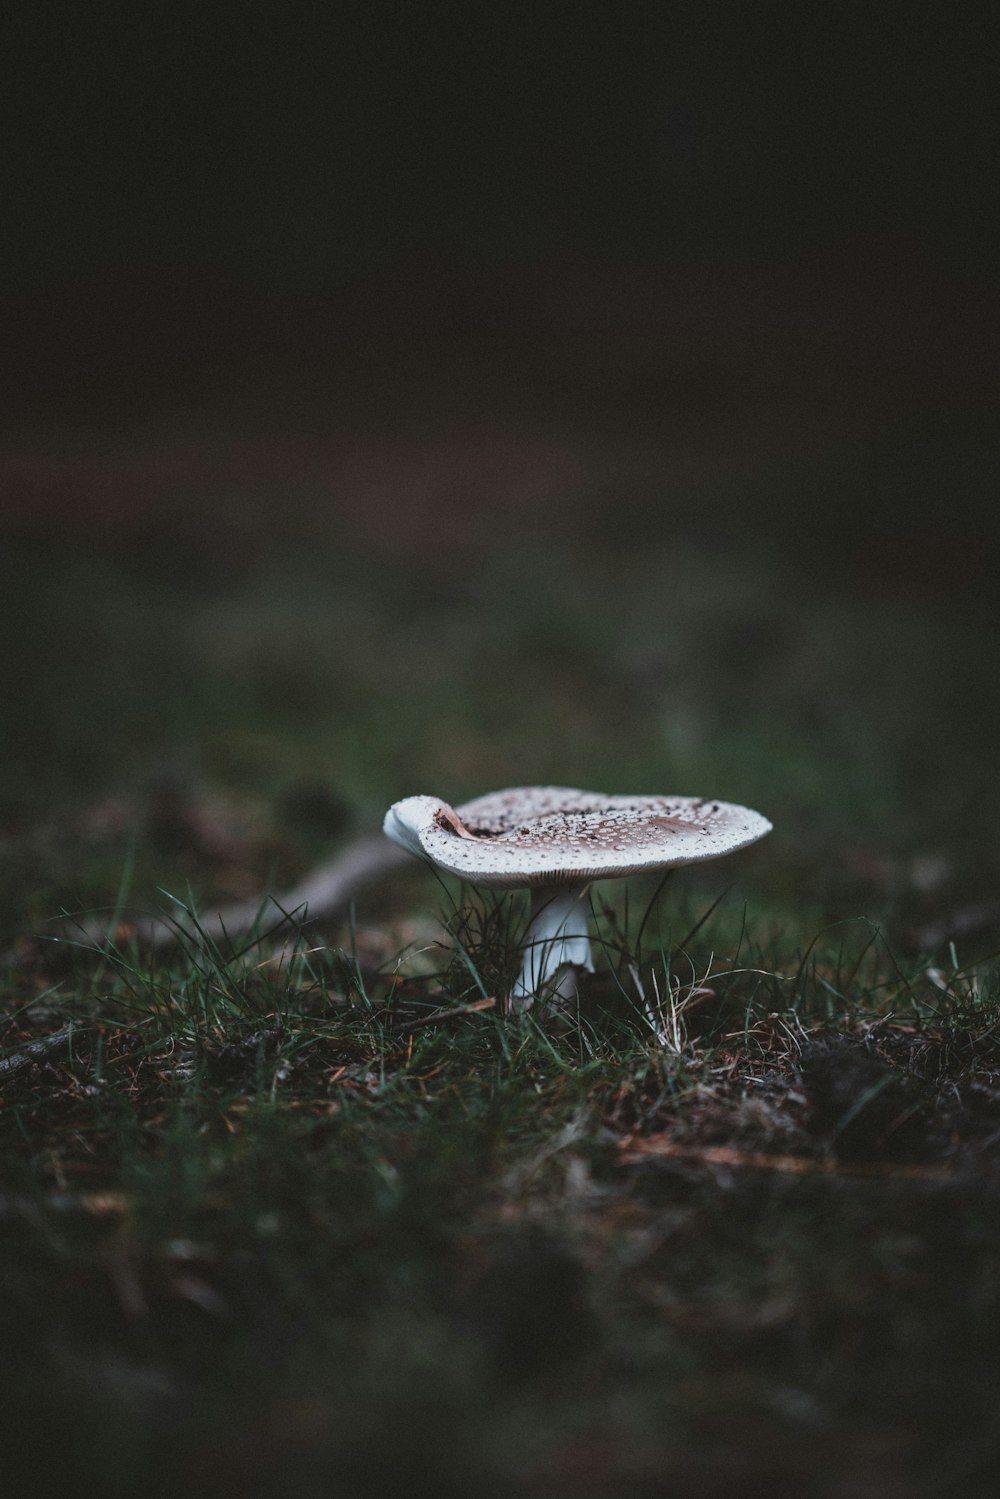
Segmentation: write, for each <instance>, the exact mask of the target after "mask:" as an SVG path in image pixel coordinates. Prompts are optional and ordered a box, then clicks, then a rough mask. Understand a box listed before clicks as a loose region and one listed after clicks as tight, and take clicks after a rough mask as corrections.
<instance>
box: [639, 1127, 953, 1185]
mask: <svg viewBox="0 0 1000 1499" xmlns="http://www.w3.org/2000/svg"><path fill="white" fill-rule="evenodd" d="M657 1158H659V1159H661V1160H663V1159H669V1160H675V1161H690V1162H692V1163H693V1164H695V1165H702V1166H727V1167H730V1168H732V1169H734V1170H738V1171H784V1172H790V1173H792V1174H794V1175H796V1176H855V1177H874V1178H877V1179H879V1180H885V1179H892V1180H900V1181H952V1180H954V1178H955V1174H956V1173H955V1172H954V1171H951V1170H949V1169H948V1168H947V1167H941V1166H899V1165H895V1164H891V1163H888V1162H883V1161H864V1162H854V1161H852V1162H850V1163H845V1162H843V1161H837V1160H833V1159H832V1158H831V1157H829V1156H804V1155H772V1154H770V1153H768V1152H766V1151H760V1150H737V1149H736V1148H735V1147H733V1146H731V1145H684V1144H683V1143H682V1142H681V1141H679V1140H673V1139H671V1138H670V1136H669V1135H647V1136H645V1137H644V1138H643V1137H636V1136H629V1137H628V1138H626V1139H624V1140H622V1141H621V1142H620V1143H619V1147H618V1161H619V1164H620V1165H622V1166H638V1165H641V1164H642V1162H643V1161H648V1160H655V1159H657Z"/></svg>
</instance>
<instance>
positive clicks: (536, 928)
mask: <svg viewBox="0 0 1000 1499" xmlns="http://www.w3.org/2000/svg"><path fill="white" fill-rule="evenodd" d="M588 883H589V882H588V881H584V882H583V883H582V884H577V883H575V882H574V883H571V884H565V885H556V886H555V887H553V886H551V885H547V886H546V885H543V886H541V887H536V888H535V889H534V890H532V892H531V921H530V923H529V925H528V930H527V933H526V934H525V939H524V956H523V959H522V963H521V973H520V977H519V978H518V980H517V983H516V984H515V985H514V987H513V989H512V990H511V995H510V1001H511V1003H510V1007H511V1009H512V1010H528V1009H530V1008H531V1006H532V1004H534V1002H535V1000H536V999H537V998H538V995H539V993H540V991H541V989H542V988H543V987H544V985H545V984H546V983H547V982H548V980H549V979H550V978H552V976H553V975H554V974H556V973H558V971H559V969H560V968H566V969H567V970H568V971H567V972H566V973H565V974H564V975H563V977H562V979H561V980H560V981H559V983H558V985H557V986H556V989H555V994H556V995H558V997H559V998H560V999H569V1000H572V999H574V998H575V997H576V969H577V968H586V969H587V971H588V972H589V973H593V971H594V964H593V961H592V959H591V956H590V937H589V935H588V933H587V917H586V913H585V912H584V911H582V910H581V902H582V901H583V898H584V896H585V895H586V893H587V885H588ZM567 928H569V930H567Z"/></svg>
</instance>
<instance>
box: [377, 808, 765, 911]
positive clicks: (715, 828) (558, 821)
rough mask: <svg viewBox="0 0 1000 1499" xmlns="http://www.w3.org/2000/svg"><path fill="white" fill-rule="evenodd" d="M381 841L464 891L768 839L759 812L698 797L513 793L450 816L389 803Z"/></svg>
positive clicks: (642, 865)
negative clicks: (396, 845) (467, 886)
mask: <svg viewBox="0 0 1000 1499" xmlns="http://www.w3.org/2000/svg"><path fill="white" fill-rule="evenodd" d="M385 827H386V832H387V834H388V836H389V837H391V838H394V839H395V841H396V842H400V843H402V844H403V846H404V847H407V848H409V849H411V850H412V851H414V852H416V851H419V852H420V853H422V854H423V855H424V856H425V857H427V858H429V859H432V860H433V861H434V863H436V864H438V865H439V866H440V867H441V868H442V869H445V870H448V871H450V872H451V873H453V874H457V875H459V876H460V877H461V878H463V879H467V880H469V881H470V882H471V883H473V884H480V885H488V886H489V885H492V886H516V885H540V884H553V883H559V882H561V881H568V880H581V879H583V880H587V879H601V878H611V877H614V876H617V875H626V874H632V873H635V872H637V871H638V870H642V869H669V868H671V867H673V866H675V865H679V864H689V863H692V862H694V861H696V860H698V861H700V860H703V859H709V858H718V857H719V856H721V855H722V854H726V853H730V852H732V851H733V850H735V849H737V848H742V847H744V846H745V845H746V844H748V843H753V842H754V841H755V840H756V839H758V838H761V837H763V836H764V834H765V833H767V832H769V831H770V827H771V825H770V823H769V822H768V821H767V819H766V818H764V817H761V816H760V814H759V813H757V812H752V811H750V810H749V809H748V808H746V807H738V806H732V805H730V804H728V803H726V802H711V803H708V802H706V801H704V800H703V799H702V798H701V797H683V796H675V797H657V796H606V795H603V794H602V793H600V792H594V791H579V790H576V789H574V788H572V787H562V786H528V787H514V788H511V789H509V790H506V791H498V792H494V793H492V794H491V795H489V796H483V797H479V798H477V799H476V800H475V801H472V802H467V803H465V804H464V805H462V806H460V807H458V808H457V809H456V808H452V807H449V806H448V805H447V803H445V802H442V801H441V800H440V798H438V797H427V796H414V797H407V798H406V799H405V800H404V801H402V802H397V803H395V805H394V806H393V807H392V808H391V809H390V811H389V813H388V814H387V817H386V823H385Z"/></svg>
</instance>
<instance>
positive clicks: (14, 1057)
mask: <svg viewBox="0 0 1000 1499" xmlns="http://www.w3.org/2000/svg"><path fill="white" fill-rule="evenodd" d="M81 1034H82V1031H81V1028H80V1026H78V1025H77V1026H73V1025H68V1026H66V1028H65V1030H61V1031H53V1032H52V1034H51V1035H50V1036H40V1037H39V1039H38V1040H37V1041H26V1042H25V1043H24V1045H23V1046H21V1047H19V1048H18V1050H17V1051H14V1052H11V1054H10V1056H9V1057H0V1082H3V1081H4V1080H5V1079H6V1078H11V1077H16V1076H17V1075H18V1073H20V1072H24V1071H25V1069H26V1068H28V1067H33V1066H34V1065H35V1064H36V1063H37V1062H44V1061H46V1060H47V1059H48V1058H49V1057H53V1056H57V1055H58V1054H59V1052H62V1051H68V1050H69V1047H70V1044H71V1042H72V1040H73V1037H74V1036H80V1035H81Z"/></svg>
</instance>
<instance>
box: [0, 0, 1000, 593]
mask: <svg viewBox="0 0 1000 1499" xmlns="http://www.w3.org/2000/svg"><path fill="white" fill-rule="evenodd" d="M12 30H13V36H12V44H11V45H8V47H7V48H6V49H5V51H6V61H5V74H6V82H5V87H4V96H5V102H4V104H3V111H4V116H5V119H4V123H3V131H2V139H3V153H4V166H3V180H4V212H3V216H2V225H0V236H2V241H0V242H2V256H3V260H2V263H3V268H4V269H3V288H2V292H3V297H2V302H3V305H2V323H3V327H4V329H5V335H4V343H5V346H6V361H5V362H6V363H7V364H8V369H9V373H10V376H11V377H12V378H11V380H10V382H9V387H8V397H7V399H6V401H5V403H4V428H5V430H4V434H3V449H2V453H0V464H2V470H3V472H0V480H2V494H3V504H4V508H5V511H6V512H7V516H8V519H9V520H10V521H11V522H12V523H13V524H15V525H16V526H17V527H18V528H24V527H28V528H29V529H30V528H32V527H36V526H43V527H47V526H49V525H51V524H52V522H53V520H57V521H58V524H59V525H60V526H65V525H66V524H69V525H70V526H77V527H80V528H82V529H84V530H86V531H88V533H89V534H91V535H93V528H94V527H95V526H107V527H108V528H109V531H110V532H112V533H114V534H116V535H117V534H120V532H121V531H122V530H123V529H125V530H128V529H129V528H133V529H134V528H135V527H136V526H137V525H139V524H140V520H139V518H140V517H142V518H143V519H142V524H143V525H145V526H147V527H148V526H149V524H150V521H149V517H150V515H156V514H160V513H162V512H164V511H169V512H170V514H172V515H176V514H177V512H178V510H180V511H184V510H185V508H186V509H188V510H193V511H195V512H204V511H205V510H213V511H217V510H218V508H219V506H220V505H223V506H224V508H225V507H226V506H227V507H228V512H229V513H231V512H233V511H234V510H239V509H240V505H241V503H244V502H245V503H249V501H250V497H251V496H252V492H253V491H254V490H255V488H256V489H257V490H258V491H260V494H259V499H260V504H259V507H258V518H259V512H263V513H264V514H266V513H268V512H270V511H271V510H272V508H273V506H274V504H275V503H276V499H275V496H276V495H279V496H280V504H281V505H282V507H283V509H284V513H285V514H286V515H287V513H288V511H287V507H288V506H289V505H290V504H291V505H292V506H293V509H294V508H295V506H296V505H297V506H298V508H299V511H300V512H309V513H312V512H313V511H315V509H316V508H317V507H319V509H321V510H325V509H330V508H333V509H335V510H339V512H340V513H341V514H343V515H346V516H347V517H348V518H349V519H351V520H352V521H354V522H356V523H357V524H358V525H361V526H362V527H369V526H370V527H371V528H372V530H373V534H376V533H378V534H382V533H388V534H390V535H395V534H397V533H398V534H400V535H402V534H407V535H409V536H411V537H412V534H413V531H414V527H415V526H416V528H417V529H419V526H420V525H422V524H424V523H426V522H429V523H431V524H434V523H439V522H440V523H446V524H448V525H449V526H451V525H458V526H459V527H461V525H462V524H463V523H465V522H467V521H468V517H469V513H470V510H476V509H477V508H479V507H486V508H491V507H494V506H497V505H502V506H510V507H514V508H515V509H517V510H518V513H521V512H522V511H523V510H524V509H525V508H526V507H527V508H528V509H530V510H531V511H532V512H534V511H535V510H536V509H537V508H538V507H539V506H542V507H543V508H544V507H545V505H547V504H548V505H553V504H557V503H559V504H561V503H564V502H565V496H566V494H567V493H568V491H569V490H570V489H572V488H573V485H574V484H575V483H577V481H578V479H579V473H580V470H581V468H582V469H585V470H586V469H588V468H589V469H590V471H591V472H592V471H593V468H592V465H593V464H594V462H595V457H594V451H593V444H594V443H595V441H596V442H597V443H598V444H599V445H602V444H606V443H610V445H611V446H610V450H609V449H607V448H606V447H601V451H602V453H605V454H606V453H607V452H608V451H610V453H611V457H610V460H609V461H608V462H606V463H605V465H604V468H603V470H602V474H603V478H602V483H603V486H604V488H603V490H602V494H603V496H604V497H603V499H602V500H601V503H602V504H608V505H611V504H613V502H614V494H615V493H616V492H617V493H618V494H619V495H620V494H621V493H623V492H630V491H632V490H634V489H636V488H644V489H646V490H647V491H648V490H649V489H650V487H651V475H653V476H655V477H656V480H657V483H658V484H659V489H660V493H661V495H662V494H663V493H664V492H665V490H669V489H671V488H672V489H673V491H675V498H674V500H673V501H672V502H671V503H670V504H666V503H665V504H664V506H662V507H661V511H660V521H661V523H662V524H663V525H665V526H670V525H672V524H674V523H675V522H677V521H678V519H679V518H680V519H683V513H684V511H685V506H687V509H688V511H694V512H695V513H696V514H697V513H698V512H699V511H703V509H704V506H703V503H702V501H701V500H700V499H698V498H697V497H696V492H697V491H698V488H699V486H700V485H701V486H703V485H704V484H705V483H708V484H711V483H712V482H714V481H715V480H716V479H717V478H718V477H719V476H720V475H722V476H724V477H731V476H734V475H735V476H737V477H738V478H739V477H742V478H745V479H746V481H747V483H748V484H749V485H750V486H751V489H752V490H753V492H754V495H755V498H754V502H753V506H752V509H753V512H754V513H753V517H752V529H753V530H754V532H755V534H757V535H760V534H763V535H765V536H767V535H769V534H770V531H769V528H770V527H773V528H774V534H775V535H776V536H778V537H780V536H781V535H784V534H786V533H787V531H788V530H789V528H791V530H792V531H793V532H798V533H804V536H805V539H806V541H807V542H808V543H810V544H812V542H814V541H818V542H826V543H827V544H829V545H832V546H833V547H834V548H835V551H836V553H837V556H838V557H839V558H841V559H842V560H845V561H846V562H847V563H849V564H850V565H851V566H854V565H857V566H858V568H860V573H859V576H861V577H862V579H863V580H865V581H866V583H867V581H870V574H871V572H872V571H873V570H874V571H875V572H881V571H887V572H892V571H894V569H895V568H896V567H898V566H899V565H901V564H900V551H902V552H905V553H907V554H908V555H909V556H910V559H911V561H910V566H911V567H912V569H913V570H914V575H913V581H914V583H915V585H916V586H920V587H925V586H930V587H932V588H935V587H940V586H942V580H944V583H945V584H946V585H947V586H948V587H949V588H951V587H954V586H957V585H958V584H959V583H960V582H961V581H963V580H971V581H972V582H973V583H974V584H978V585H981V584H983V583H984V582H985V579H986V571H985V563H984V555H986V554H989V555H990V556H992V548H993V547H994V546H995V534H996V532H995V527H994V525H993V522H992V520H991V518H990V517H989V516H988V513H987V512H988V510H989V507H990V501H991V479H992V473H993V452H994V441H993V439H994V431H993V413H994V409H995V400H996V395H997V376H998V356H997V338H996V334H997V321H998V314H997V305H998V304H997V301H996V297H995V292H996V254H995V241H994V237H993V205H994V198H995V182H996V167H997V160H996V145H997V128H996V108H995V92H996V72H995V64H996V48H995V45H994V43H995V41H996V27H995V24H987V23H984V20H983V14H982V13H981V12H980V10H979V8H977V7H957V8H956V7H953V8H947V9H946V8H944V7H930V8H921V9H918V10H914V9H913V8H911V7H903V6H888V7H884V6H881V7H871V6H861V5H846V6H836V7H821V8H818V9H814V8H807V7H802V6H791V5H763V6H754V7H732V8H730V7H725V6H713V5H705V4H680V5H678V4H671V5H649V6H647V5H636V6H629V7H627V8H626V9H625V10H622V9H621V8H619V7H612V6H610V5H595V4H589V5H574V6H568V5H545V6H530V7H529V6H527V5H523V6H522V5H518V4H513V5H505V6H502V7H495V8H493V7H480V6H472V7H470V6H467V5H435V6H432V7H417V6H409V5H382V6H370V5H360V4H359V5H353V4H338V5H337V6H335V7H330V8H324V7H303V8H298V7H294V6H293V7H277V6H273V5H262V4H245V5H241V6H226V5H213V6H209V7H202V6H198V7H194V6H184V5H181V6H176V5H175V6H170V7H166V6H162V7H153V8H151V9H148V8H144V9H143V11H142V12H141V13H140V12H132V11H130V10H129V9H127V8H114V9H113V8H111V7H108V6H104V7H98V8H96V9H95V8H94V7H92V6H87V5H78V6H70V5H60V6H56V7H54V8H53V7H38V8H37V9H36V10H35V11H34V12H33V13H30V14H24V15H22V16H21V17H20V18H19V19H18V21H17V23H16V25H15V26H14V27H13V28H12ZM832 451H835V452H836V453H837V455H838V457H837V460H836V466H837V468H838V472H839V475H840V481H839V482H838V483H836V484H834V485H832V486H830V485H828V486H827V490H828V492H827V493H826V494H825V495H824V496H823V497H822V498H821V499H820V501H819V503H817V502H816V499H815V495H814V496H813V498H812V499H811V500H809V501H807V500H805V499H804V495H805V493H806V491H808V490H809V488H810V485H811V482H812V481H811V478H809V477H805V478H804V477H803V468H802V463H803V461H805V465H806V470H807V471H809V472H811V470H809V465H810V464H811V463H813V462H814V460H815V461H816V462H819V463H821V464H828V463H829V455H830V453H831V452H832ZM416 471H419V478H418V479H416V480H415V479H414V473H415V472H416ZM928 472H933V473H936V474H937V476H938V480H937V482H936V483H931V484H930V485H928V484H927V483H926V482H925V477H926V475H927V474H928ZM498 476H499V477H498ZM591 488H593V486H591ZM945 489H947V492H946V493H945V492H944V490H945ZM557 490H558V491H560V494H561V496H562V498H561V499H559V500H558V501H557V499H556V498H554V496H555V492H556V491H557ZM209 491H211V493H212V495H213V499H212V502H211V503H210V504H209V503H208V502H207V501H206V494H207V493H208V492H209ZM404 491H405V493H404ZM677 492H680V494H681V497H680V498H677ZM748 492H749V491H748ZM225 495H228V496H229V497H230V498H229V500H228V502H224V499H223V496H225ZM237 495H240V496H242V500H241V501H238V500H237V498H236V496H237ZM685 496H686V499H685V498H684V497H685ZM590 503H591V504H593V503H597V502H596V500H595V498H594V495H593V494H591V496H590ZM689 519H690V516H689ZM740 522H741V518H740V517H739V516H738V515H729V516H727V518H726V523H725V524H726V526H727V527H729V529H730V530H732V528H733V527H736V529H737V530H738V529H739V524H740ZM234 524H236V523H235V522H234ZM408 528H409V529H408ZM845 528H846V529H847V531H849V532H852V531H856V530H860V532H861V533H863V534H864V536H865V537H866V538H867V540H866V556H868V557H869V559H870V558H871V556H872V555H874V557H875V562H874V564H873V563H872V562H871V561H870V560H869V561H867V562H865V561H864V560H863V559H862V557H861V556H860V554H859V552H858V549H857V547H856V546H855V545H854V542H855V541H857V540H859V537H858V536H855V537H854V538H853V540H852V539H851V538H850V537H846V538H845V534H844V533H845ZM244 529H252V527H249V528H248V527H244ZM265 529H266V528H265ZM868 541H872V545H873V547H874V552H873V551H872V549H871V548H870V547H868V545H867V542H868ZM984 547H985V554H984Z"/></svg>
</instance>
